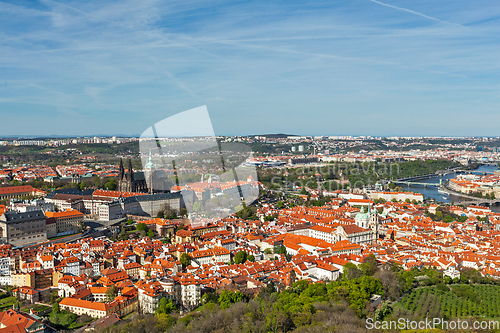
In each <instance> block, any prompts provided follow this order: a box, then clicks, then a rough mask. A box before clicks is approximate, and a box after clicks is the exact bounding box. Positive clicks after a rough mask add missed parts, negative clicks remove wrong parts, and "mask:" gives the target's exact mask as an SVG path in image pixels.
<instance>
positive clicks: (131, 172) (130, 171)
mask: <svg viewBox="0 0 500 333" xmlns="http://www.w3.org/2000/svg"><path fill="white" fill-rule="evenodd" d="M127 179H128V181H129V183H130V184H131V185H132V184H133V183H134V170H133V169H132V159H130V158H129V159H128V177H127ZM130 190H132V189H130Z"/></svg>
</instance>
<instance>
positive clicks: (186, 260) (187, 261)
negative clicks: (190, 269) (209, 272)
mask: <svg viewBox="0 0 500 333" xmlns="http://www.w3.org/2000/svg"><path fill="white" fill-rule="evenodd" d="M179 261H180V262H181V264H182V266H184V267H187V266H189V265H191V256H190V255H189V254H187V253H185V252H184V253H183V254H181V259H180V260H179Z"/></svg>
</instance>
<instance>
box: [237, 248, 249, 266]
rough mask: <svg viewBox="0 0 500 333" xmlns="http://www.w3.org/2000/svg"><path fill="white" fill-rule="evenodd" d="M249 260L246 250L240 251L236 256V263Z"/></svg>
mask: <svg viewBox="0 0 500 333" xmlns="http://www.w3.org/2000/svg"><path fill="white" fill-rule="evenodd" d="M246 260H247V253H246V252H245V251H240V252H238V253H236V255H235V256H234V263H235V264H237V265H238V264H243V263H245V261H246Z"/></svg>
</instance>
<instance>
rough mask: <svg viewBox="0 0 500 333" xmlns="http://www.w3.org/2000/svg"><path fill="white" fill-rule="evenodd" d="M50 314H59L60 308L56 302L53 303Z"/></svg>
mask: <svg viewBox="0 0 500 333" xmlns="http://www.w3.org/2000/svg"><path fill="white" fill-rule="evenodd" d="M52 312H53V313H59V312H61V309H60V307H59V303H57V302H56V303H54V304H53V305H52Z"/></svg>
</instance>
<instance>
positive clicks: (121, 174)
mask: <svg viewBox="0 0 500 333" xmlns="http://www.w3.org/2000/svg"><path fill="white" fill-rule="evenodd" d="M124 177H125V168H123V159H120V169H119V171H118V180H122V179H123V178H124Z"/></svg>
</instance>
